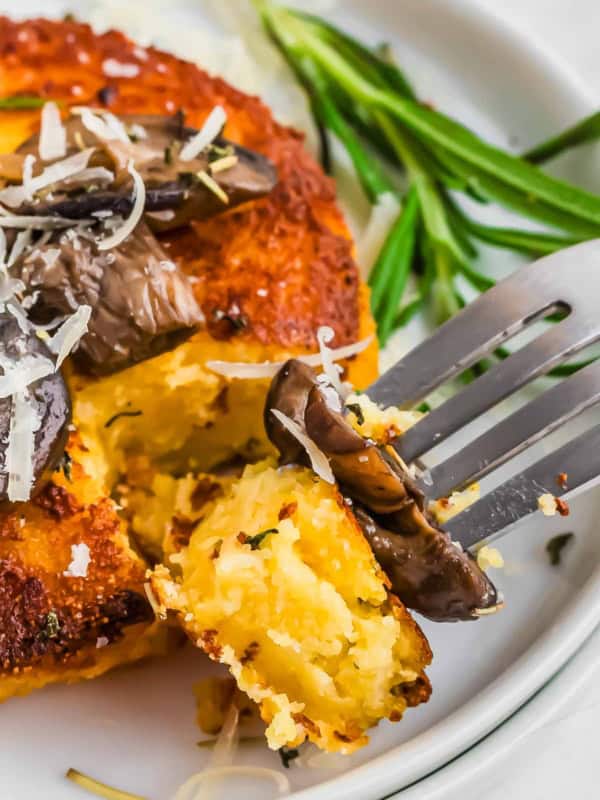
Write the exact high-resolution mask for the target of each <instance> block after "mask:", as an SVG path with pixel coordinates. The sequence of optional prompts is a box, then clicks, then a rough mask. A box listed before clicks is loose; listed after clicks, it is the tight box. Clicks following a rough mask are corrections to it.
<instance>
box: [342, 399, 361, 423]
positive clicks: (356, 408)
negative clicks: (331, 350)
mask: <svg viewBox="0 0 600 800" xmlns="http://www.w3.org/2000/svg"><path fill="white" fill-rule="evenodd" d="M346 408H347V409H348V411H351V412H352V413H353V414H354V416H355V417H356V421H357V422H358V424H359V425H362V424H363V422H364V421H365V415H364V414H363V410H362V406H361V405H360V403H348V404H347V405H346Z"/></svg>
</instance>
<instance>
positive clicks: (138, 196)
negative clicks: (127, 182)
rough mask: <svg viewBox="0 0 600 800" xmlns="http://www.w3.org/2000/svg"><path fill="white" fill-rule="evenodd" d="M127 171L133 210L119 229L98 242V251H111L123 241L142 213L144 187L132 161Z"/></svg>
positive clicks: (144, 201)
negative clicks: (131, 180)
mask: <svg viewBox="0 0 600 800" xmlns="http://www.w3.org/2000/svg"><path fill="white" fill-rule="evenodd" d="M127 171H128V172H129V174H130V175H131V177H132V178H133V208H132V209H131V214H130V215H129V216H128V217H127V219H126V220H125V222H124V223H123V225H122V226H121V227H120V228H117V230H116V231H114V233H112V234H111V235H110V236H107V238H106V239H102V241H100V242H98V250H112V248H113V247H116V246H117V245H119V244H121V242H123V241H125V239H127V237H128V236H129V234H130V233H132V232H133V230H134V229H135V227H136V225H137V224H138V222H139V221H140V219H141V218H142V215H143V213H144V206H145V204H146V187H145V186H144V181H143V180H142V176H141V175H140V173H139V172H138V171H137V170H136V168H135V167H134V166H133V161H130V162H129V164H128V165H127Z"/></svg>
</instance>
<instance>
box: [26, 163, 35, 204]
mask: <svg viewBox="0 0 600 800" xmlns="http://www.w3.org/2000/svg"><path fill="white" fill-rule="evenodd" d="M34 164H35V156H34V155H31V153H29V154H28V155H26V156H25V160H24V161H23V192H24V194H25V199H26V200H31V199H32V197H33V189H32V186H31V184H32V182H33V165H34Z"/></svg>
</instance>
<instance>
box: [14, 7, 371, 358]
mask: <svg viewBox="0 0 600 800" xmlns="http://www.w3.org/2000/svg"><path fill="white" fill-rule="evenodd" d="M141 55H142V56H143V57H140V56H141ZM107 59H114V60H116V61H117V62H119V63H126V64H135V65H136V66H137V68H138V70H139V73H138V75H137V76H136V77H135V78H114V77H108V76H107V75H106V74H105V72H104V71H103V64H104V63H105V62H106V60H107ZM18 93H24V94H36V95H39V96H41V97H44V98H48V99H55V100H61V101H62V102H63V103H64V104H66V105H96V106H104V107H105V108H108V109H109V110H110V111H111V112H113V113H115V114H125V113H156V114H173V113H175V112H176V111H178V110H179V109H182V110H184V111H185V113H186V119H187V122H188V123H189V124H190V125H192V126H197V127H199V126H201V125H202V123H203V121H204V120H205V118H206V116H207V115H208V113H209V112H210V111H211V110H212V109H213V108H214V107H215V106H216V105H222V106H223V107H224V108H225V110H226V112H227V115H228V121H227V125H226V127H225V135H226V136H227V137H228V138H230V139H231V140H233V141H235V142H238V143H239V144H242V145H245V146H247V147H250V148H252V149H254V150H257V151H258V152H260V153H263V154H264V155H266V156H268V157H269V158H270V159H271V160H272V161H273V162H274V163H275V164H276V166H277V169H278V173H279V183H278V185H277V186H276V188H275V190H274V191H273V192H272V193H271V195H270V196H268V197H267V198H265V199H263V200H260V201H256V202H254V203H251V204H248V205H247V206H244V207H243V208H240V209H236V210H233V211H231V212H229V213H226V214H224V215H223V216H221V217H218V218H216V219H210V220H207V221H206V222H203V223H197V224H194V225H193V230H188V231H185V233H183V234H179V235H175V236H170V237H168V239H167V242H166V243H165V244H166V246H167V247H169V248H170V249H171V250H172V253H173V255H174V256H179V257H181V259H182V261H183V264H184V267H185V269H186V271H188V272H189V273H190V274H193V275H194V276H195V277H196V278H197V279H198V282H197V284H196V291H197V297H198V300H199V301H200V303H201V305H202V309H203V311H204V313H205V315H206V318H207V324H208V331H209V333H210V334H211V335H212V336H213V337H215V338H217V339H220V340H224V339H230V338H232V337H236V338H241V339H247V340H248V341H254V342H257V343H260V344H270V345H273V346H275V347H278V349H281V348H286V349H305V348H306V349H308V348H310V349H315V346H316V340H315V332H316V330H317V329H318V327H319V326H320V325H329V326H331V327H332V328H333V329H334V331H335V333H336V337H335V341H334V344H335V345H337V346H340V345H343V344H348V343H350V342H353V341H356V340H357V339H358V338H360V335H362V332H361V330H360V328H361V324H360V317H361V314H365V315H367V316H368V308H367V306H366V304H364V303H362V302H361V298H360V281H359V276H358V271H357V268H356V265H355V263H354V261H353V258H352V243H351V240H350V238H349V233H348V230H347V228H346V225H345V223H344V220H343V217H342V215H341V213H340V211H339V209H338V208H337V206H336V204H335V191H334V184H333V182H332V181H331V180H330V179H329V178H327V177H326V176H325V175H324V174H323V172H322V170H321V169H320V167H319V166H318V165H317V164H316V163H315V161H314V160H313V158H312V157H311V156H310V155H309V154H308V153H307V152H306V150H305V149H304V146H303V138H304V137H303V136H302V134H300V133H298V132H297V131H295V130H293V129H291V128H288V127H284V126H282V125H280V124H278V123H277V122H275V120H274V119H273V117H272V115H271V112H270V111H269V109H268V108H267V107H266V106H265V105H264V104H263V103H262V102H261V101H260V100H259V99H258V98H256V97H250V96H248V95H246V94H244V93H242V92H239V91H237V90H236V89H233V88H232V87H231V86H229V85H228V84H227V83H225V82H224V81H223V80H221V79H220V78H213V77H210V76H209V75H207V74H206V73H205V72H203V71H202V70H200V69H198V68H197V67H196V66H194V65H192V64H190V63H187V62H185V61H182V60H180V59H177V58H175V57H174V56H172V55H169V54H167V53H163V52H160V51H158V50H154V49H153V48H148V49H146V50H143V51H140V49H139V48H137V47H136V46H135V44H134V43H133V42H131V41H130V40H129V39H128V38H127V37H126V36H124V35H123V34H121V33H118V32H116V31H110V32H108V33H105V34H103V35H101V36H96V35H95V34H94V33H93V31H92V30H91V28H90V27H89V26H87V25H83V24H80V23H76V22H66V21H65V22H57V21H51V20H43V19H39V20H30V21H27V22H22V23H18V22H12V21H11V20H9V19H7V18H5V17H3V18H0V96H7V95H13V94H18ZM103 101H104V102H103ZM3 123H4V126H3V127H4V128H5V130H4V131H3V132H2V133H0V149H1V150H2V151H4V152H8V151H10V150H13V149H15V148H16V147H17V146H18V145H19V144H20V143H21V142H22V141H23V140H24V139H26V138H27V137H28V136H29V135H31V134H32V133H34V132H35V131H36V130H37V129H38V127H39V112H18V113H12V114H10V113H9V114H4V113H3Z"/></svg>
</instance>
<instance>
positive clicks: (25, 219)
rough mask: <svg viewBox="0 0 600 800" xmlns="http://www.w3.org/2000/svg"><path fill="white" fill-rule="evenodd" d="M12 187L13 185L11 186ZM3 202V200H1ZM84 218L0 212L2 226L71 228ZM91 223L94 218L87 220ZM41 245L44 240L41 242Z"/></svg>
mask: <svg viewBox="0 0 600 800" xmlns="http://www.w3.org/2000/svg"><path fill="white" fill-rule="evenodd" d="M10 188H12V187H10ZM0 202H1V201H0ZM83 221H84V220H80V219H69V218H68V217H37V216H34V215H32V216H25V215H23V216H21V215H17V214H6V215H2V214H0V228H33V230H40V231H43V230H49V231H51V230H55V229H56V228H70V227H72V226H73V225H79V224H80V223H81V222H83ZM85 222H87V224H88V225H89V224H91V223H92V222H94V220H85ZM39 244H40V245H41V244H42V242H39Z"/></svg>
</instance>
